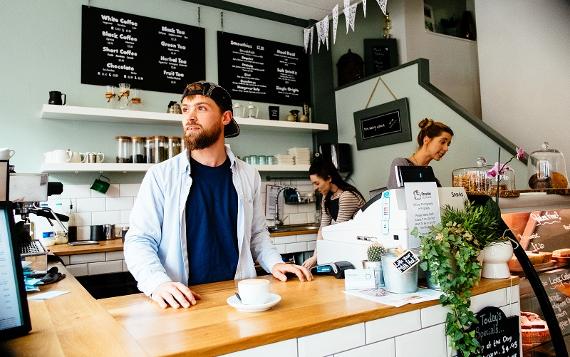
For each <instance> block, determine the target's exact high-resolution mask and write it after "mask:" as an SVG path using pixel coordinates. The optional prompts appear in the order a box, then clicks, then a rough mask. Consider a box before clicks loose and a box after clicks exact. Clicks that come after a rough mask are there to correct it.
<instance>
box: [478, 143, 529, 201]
mask: <svg viewBox="0 0 570 357" xmlns="http://www.w3.org/2000/svg"><path fill="white" fill-rule="evenodd" d="M525 157H526V152H525V151H524V149H522V148H518V147H517V148H516V153H515V155H513V156H512V157H511V158H510V159H509V160H508V161H507V162H505V163H501V148H499V155H498V160H497V162H495V165H493V167H492V168H491V169H490V170H488V171H487V178H488V179H489V181H490V182H489V192H488V193H489V195H490V196H495V197H496V198H497V200H498V198H499V196H503V197H510V196H511V194H509V193H512V192H513V190H515V188H516V186H515V172H514V169H513V168H512V167H511V166H509V163H510V162H511V161H513V159H515V158H516V159H517V160H523V159H524V158H525ZM513 197H514V196H513ZM497 203H498V201H497Z"/></svg>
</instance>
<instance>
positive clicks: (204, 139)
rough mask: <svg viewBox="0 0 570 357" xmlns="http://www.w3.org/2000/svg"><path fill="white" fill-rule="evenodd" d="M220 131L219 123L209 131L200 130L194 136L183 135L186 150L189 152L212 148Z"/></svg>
mask: <svg viewBox="0 0 570 357" xmlns="http://www.w3.org/2000/svg"><path fill="white" fill-rule="evenodd" d="M222 131H223V128H222V124H221V123H219V124H218V125H216V126H215V127H213V128H212V129H210V130H206V129H203V128H202V130H201V131H200V132H199V133H197V134H195V135H192V134H185V135H184V144H185V145H186V148H187V149H188V150H190V151H192V150H200V149H205V148H207V147H210V146H212V145H213V144H214V143H215V142H216V141H217V140H218V139H219V137H220V134H221V133H222Z"/></svg>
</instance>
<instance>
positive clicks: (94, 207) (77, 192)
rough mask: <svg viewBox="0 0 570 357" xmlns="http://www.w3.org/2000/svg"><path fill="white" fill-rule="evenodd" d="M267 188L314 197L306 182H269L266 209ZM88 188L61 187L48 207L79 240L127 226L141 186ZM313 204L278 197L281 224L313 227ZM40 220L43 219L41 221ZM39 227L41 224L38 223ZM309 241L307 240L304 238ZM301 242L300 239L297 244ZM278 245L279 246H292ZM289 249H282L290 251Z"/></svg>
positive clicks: (38, 231)
mask: <svg viewBox="0 0 570 357" xmlns="http://www.w3.org/2000/svg"><path fill="white" fill-rule="evenodd" d="M267 185H278V186H292V187H296V188H297V189H298V190H299V192H300V193H301V196H302V197H303V196H307V194H309V193H313V192H314V189H313V186H312V185H311V182H310V181H309V180H308V179H307V180H286V179H285V180H272V181H267V182H262V186H261V199H262V202H263V207H265V200H266V192H267V191H266V187H267ZM90 187H91V186H90V185H64V187H63V193H62V194H61V195H58V196H50V197H49V198H48V205H49V206H50V207H51V208H53V209H55V210H56V211H57V212H60V213H63V214H69V215H70V216H71V217H70V218H71V222H72V224H74V225H76V226H77V227H78V228H77V239H78V240H89V238H90V228H89V226H90V225H95V224H114V225H118V226H128V224H129V216H130V213H131V209H132V206H133V203H134V200H135V197H136V195H137V193H138V191H139V188H140V184H115V183H114V184H111V186H110V187H109V190H108V191H107V193H105V194H102V193H100V192H97V191H94V190H91V189H90ZM270 204H273V203H270ZM317 206H318V205H317V204H315V203H314V202H313V203H306V204H285V202H284V198H283V193H281V195H280V196H279V212H280V215H281V217H280V218H281V219H282V220H283V223H284V224H303V223H314V222H315V220H316V219H318V214H317V209H316V207H317ZM268 218H271V219H268V221H267V224H268V225H269V226H271V225H273V217H268ZM42 220H43V218H42ZM38 223H41V222H38ZM44 226H45V225H41V224H40V226H39V227H37V229H36V234H38V235H39V236H40V237H41V234H42V231H43V229H44ZM306 239H307V240H310V239H309V238H306ZM300 241H302V239H301V240H300ZM294 242H297V240H294V241H292V242H283V241H279V243H280V244H287V243H294ZM290 249H291V247H289V249H285V250H287V251H290Z"/></svg>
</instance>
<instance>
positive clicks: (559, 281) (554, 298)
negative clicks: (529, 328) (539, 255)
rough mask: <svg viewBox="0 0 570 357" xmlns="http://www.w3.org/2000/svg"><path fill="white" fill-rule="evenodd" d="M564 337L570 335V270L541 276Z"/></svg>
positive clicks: (556, 271)
mask: <svg viewBox="0 0 570 357" xmlns="http://www.w3.org/2000/svg"><path fill="white" fill-rule="evenodd" d="M539 278H540V280H541V281H542V285H543V286H544V290H545V291H546V294H548V299H549V300H550V304H551V305H552V308H553V309H554V314H555V315H556V319H557V320H558V325H560V330H561V331H562V334H563V335H568V334H570V270H569V269H566V268H565V269H556V270H553V271H549V272H545V273H541V274H539Z"/></svg>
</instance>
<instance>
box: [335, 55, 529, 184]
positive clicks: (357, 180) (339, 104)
mask: <svg viewBox="0 0 570 357" xmlns="http://www.w3.org/2000/svg"><path fill="white" fill-rule="evenodd" d="M418 67H419V66H418V64H413V65H410V66H406V67H403V68H401V69H399V70H395V71H393V72H388V73H386V74H384V75H382V79H383V80H384V81H385V82H386V84H387V85H388V87H389V88H390V89H391V90H392V92H393V93H394V94H395V95H396V97H397V98H398V99H400V98H408V102H409V109H410V122H411V129H412V141H408V142H404V143H399V144H394V145H388V146H381V147H376V148H372V149H367V150H361V151H358V150H357V149H356V140H355V130H354V116H353V113H354V112H356V111H359V110H362V109H364V108H365V106H366V102H367V100H368V98H369V96H370V94H371V93H372V90H373V88H374V85H375V83H376V81H377V77H376V78H372V79H368V80H366V81H362V82H360V83H357V84H355V85H353V86H350V87H347V88H343V89H341V90H338V91H336V110H337V118H338V132H339V138H338V139H339V142H345V143H350V144H351V145H353V148H354V151H353V159H354V175H353V176H352V180H353V182H354V184H355V186H356V187H358V189H359V190H361V192H363V193H364V194H365V195H366V194H367V193H368V192H369V191H370V190H372V189H376V188H379V187H384V186H386V181H387V180H388V170H389V167H390V164H391V162H392V160H393V159H394V158H396V157H409V156H410V155H411V154H412V153H413V152H414V151H415V149H416V147H417V144H416V136H417V135H418V132H419V128H418V126H417V124H418V122H419V121H420V120H421V119H423V118H425V117H430V118H433V119H434V120H439V121H442V122H444V123H446V124H447V125H449V126H450V127H451V128H452V129H453V131H454V133H455V136H454V137H453V141H452V144H451V146H450V149H449V152H448V153H447V154H446V155H445V157H444V158H443V159H442V160H441V161H439V162H436V161H433V162H432V163H431V166H432V167H433V169H434V172H435V175H436V176H437V177H438V178H439V180H440V181H441V183H442V185H444V186H451V175H452V171H453V170H454V169H456V168H460V167H468V166H474V165H475V159H476V158H477V157H478V156H483V157H485V158H486V159H487V161H488V162H489V163H494V162H495V161H497V153H498V148H499V145H498V144H497V143H496V142H495V141H494V140H493V139H491V138H490V137H489V136H487V135H486V134H484V133H483V132H482V131H480V130H479V129H478V128H477V127H475V126H474V125H473V124H471V123H470V122H469V121H468V120H466V119H465V118H463V117H462V116H461V115H459V114H458V113H457V112H455V111H454V110H453V109H452V108H451V107H449V106H448V105H446V104H445V103H444V102H442V101H441V100H439V99H438V98H437V97H435V96H434V95H433V94H432V93H430V92H428V91H427V90H426V89H425V88H423V87H422V86H420V85H419V83H418ZM392 100H394V98H392V96H391V95H390V94H389V92H388V91H387V89H386V88H385V87H384V86H383V85H382V83H379V84H378V87H377V89H376V91H375V93H374V95H373V97H372V100H371V102H370V107H373V106H375V105H380V104H383V103H386V102H390V101H392ZM481 125H484V124H481ZM505 158H510V154H507V152H506V151H505V147H503V150H502V160H501V161H502V162H504V159H505ZM511 164H512V165H511V166H512V167H513V168H514V169H515V171H516V184H517V188H519V189H524V188H527V187H528V186H527V183H526V175H527V173H526V166H525V165H524V164H522V163H520V162H518V161H516V160H514V161H513V162H512V163H511Z"/></svg>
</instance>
